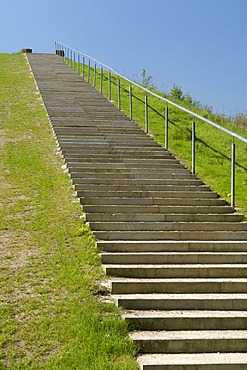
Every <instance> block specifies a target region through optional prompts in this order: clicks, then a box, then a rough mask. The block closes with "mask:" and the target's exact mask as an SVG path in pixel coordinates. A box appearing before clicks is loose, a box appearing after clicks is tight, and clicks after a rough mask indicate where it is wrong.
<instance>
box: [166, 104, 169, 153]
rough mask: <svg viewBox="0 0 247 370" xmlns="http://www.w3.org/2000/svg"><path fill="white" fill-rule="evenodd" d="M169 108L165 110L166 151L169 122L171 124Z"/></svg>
mask: <svg viewBox="0 0 247 370" xmlns="http://www.w3.org/2000/svg"><path fill="white" fill-rule="evenodd" d="M168 114H169V113H168V106H166V108H165V149H166V150H168V139H169V132H168V122H169V116H168Z"/></svg>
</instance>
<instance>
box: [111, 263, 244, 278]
mask: <svg viewBox="0 0 247 370" xmlns="http://www.w3.org/2000/svg"><path fill="white" fill-rule="evenodd" d="M104 270H105V273H106V275H108V276H117V277H128V278H148V279H152V278H157V279H158V278H247V265H246V267H244V268H243V267H241V268H240V267H238V266H236V267H235V268H231V267H229V268H227V267H225V268H219V267H217V266H216V267H212V268H209V267H208V268H195V267H193V268H186V266H184V268H181V267H179V268H176V267H173V268H166V269H165V268H130V267H127V268H124V267H122V268H121V267H117V268H114V267H108V266H107V265H106V266H104Z"/></svg>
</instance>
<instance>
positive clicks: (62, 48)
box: [55, 41, 247, 207]
mask: <svg viewBox="0 0 247 370" xmlns="http://www.w3.org/2000/svg"><path fill="white" fill-rule="evenodd" d="M59 52H60V53H59ZM61 52H62V56H64V57H66V58H68V59H69V60H70V61H71V65H72V63H74V65H75V60H76V57H75V55H76V54H77V56H78V64H79V63H80V59H79V56H82V58H83V68H82V75H83V76H84V72H83V69H84V58H87V59H88V69H89V73H90V68H91V65H90V62H91V61H93V62H94V71H95V73H96V65H97V64H98V65H100V66H101V72H100V74H101V78H102V68H103V67H104V68H105V69H107V70H108V80H109V89H108V99H109V100H111V74H114V75H116V76H117V78H118V81H117V86H118V109H120V107H121V104H120V82H119V79H120V78H122V79H123V80H125V81H127V82H128V83H129V84H130V91H129V95H130V119H132V85H134V86H136V87H138V88H139V89H141V90H143V91H144V92H145V93H146V95H145V131H146V132H147V133H148V94H149V95H152V96H154V97H156V98H158V99H160V100H162V101H164V102H166V103H167V104H171V105H172V106H174V107H176V108H178V109H180V110H182V111H184V112H186V113H188V114H190V115H191V116H193V117H194V118H198V119H199V120H201V121H203V122H205V123H207V124H209V125H211V126H213V127H215V128H217V129H219V130H221V131H223V132H225V133H226V134H228V135H230V136H231V137H232V150H231V152H232V165H231V205H232V206H233V207H234V206H235V142H234V139H238V140H240V141H242V142H244V143H247V138H244V137H243V136H241V135H238V134H237V133H235V132H233V131H231V130H228V129H227V128H225V127H223V126H221V125H219V124H218V123H215V122H213V121H211V120H209V119H207V118H205V117H202V116H200V115H199V114H197V113H195V112H193V111H191V110H189V109H187V108H184V107H182V106H181V105H179V104H177V103H174V102H173V101H171V100H169V99H167V98H165V97H163V96H161V95H159V94H157V93H155V92H153V91H151V90H149V89H147V88H146V87H144V86H141V85H140V84H138V83H137V82H135V81H132V80H130V79H128V78H127V77H125V76H123V75H121V74H119V73H118V72H116V71H115V70H114V69H113V68H111V67H109V66H108V65H106V64H104V63H102V62H100V61H98V60H97V59H95V58H93V57H91V56H90V55H88V54H85V53H82V52H81V51H78V50H76V49H73V48H71V47H70V46H68V45H66V44H64V43H61V42H58V41H55V53H56V54H60V55H61ZM65 54H67V56H66V55H65ZM73 54H74V59H73V58H72V56H73ZM89 81H90V74H88V82H89ZM94 87H95V74H94ZM100 90H101V93H102V81H101V87H100ZM165 120H166V122H165V127H166V138H165V148H166V149H168V107H167V108H166V115H165ZM195 140H196V135H195V122H194V121H193V122H192V173H193V174H195Z"/></svg>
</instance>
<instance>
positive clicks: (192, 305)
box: [118, 299, 247, 330]
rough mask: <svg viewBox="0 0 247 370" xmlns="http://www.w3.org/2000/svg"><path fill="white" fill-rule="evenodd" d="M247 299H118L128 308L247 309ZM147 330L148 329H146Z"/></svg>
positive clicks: (121, 304) (119, 302)
mask: <svg viewBox="0 0 247 370" xmlns="http://www.w3.org/2000/svg"><path fill="white" fill-rule="evenodd" d="M246 304H247V302H246V300H245V299H243V300H234V301H233V300H226V299H225V300H220V299H218V300H213V299H212V300H207V301H204V300H203V299H201V300H196V299H191V300H179V301H178V300H177V299H174V300H172V299H169V300H161V299H160V300H142V299H139V300H135V299H133V300H130V299H129V300H124V299H119V300H118V306H119V307H122V308H125V309H128V310H212V311H218V310H219V311H220V310H225V311H227V310H234V311H244V310H246ZM146 330H147V329H146Z"/></svg>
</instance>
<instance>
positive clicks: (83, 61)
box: [82, 57, 85, 78]
mask: <svg viewBox="0 0 247 370" xmlns="http://www.w3.org/2000/svg"><path fill="white" fill-rule="evenodd" d="M84 65H85V57H83V58H82V77H83V78H84Z"/></svg>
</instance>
